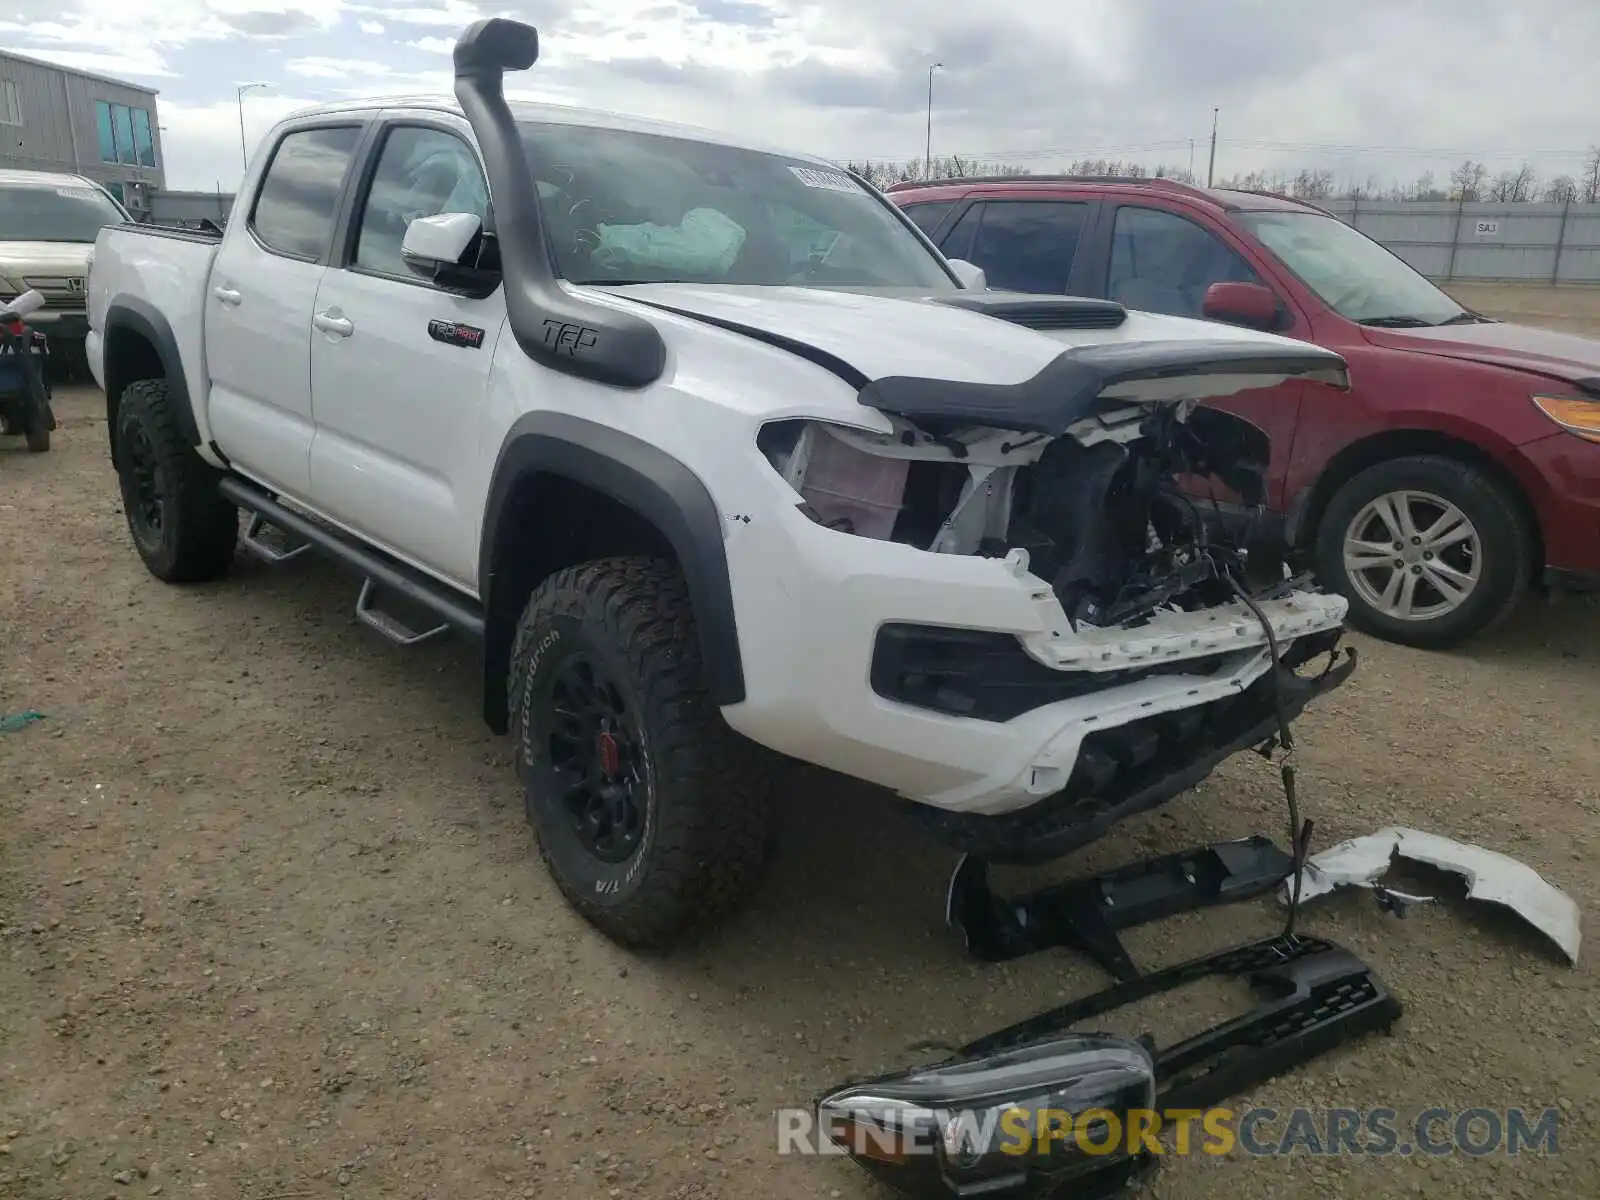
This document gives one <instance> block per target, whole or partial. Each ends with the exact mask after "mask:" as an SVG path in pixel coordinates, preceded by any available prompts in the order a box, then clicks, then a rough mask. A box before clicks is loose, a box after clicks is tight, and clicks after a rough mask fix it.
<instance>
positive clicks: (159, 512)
mask: <svg viewBox="0 0 1600 1200" xmlns="http://www.w3.org/2000/svg"><path fill="white" fill-rule="evenodd" d="M173 404H174V401H173V399H172V394H171V391H170V390H169V389H168V387H167V383H166V381H165V380H163V379H141V380H139V381H138V382H136V383H130V384H129V385H128V386H127V387H126V388H125V389H123V392H122V399H121V402H120V403H119V404H118V406H117V425H116V430H115V434H116V447H117V455H116V459H117V481H118V483H119V484H120V485H121V489H122V511H123V514H124V515H125V516H126V517H127V521H128V532H129V533H131V534H132V535H133V544H134V547H135V548H136V549H137V550H138V551H139V557H140V558H141V559H143V560H144V565H145V566H146V567H147V568H148V569H149V571H150V573H151V574H152V575H154V576H155V577H156V578H157V579H161V580H165V581H166V582H167V583H197V582H202V581H206V580H211V579H217V578H220V577H221V576H222V575H224V574H226V573H227V571H228V568H229V567H230V566H231V565H232V563H233V553H234V547H235V545H236V543H237V542H238V538H239V510H238V509H237V508H236V507H235V506H234V505H232V504H230V503H228V501H227V500H225V499H224V498H223V496H222V493H221V492H219V491H218V490H217V483H216V479H215V478H214V476H213V475H212V473H211V471H210V470H209V469H208V468H207V466H206V464H205V463H204V462H203V461H202V460H201V458H200V456H199V455H198V454H197V453H195V450H194V447H192V446H190V445H189V444H188V442H187V441H186V440H185V439H184V436H183V433H182V431H181V429H180V428H179V425H178V420H177V415H176V412H175V411H174V408H173Z"/></svg>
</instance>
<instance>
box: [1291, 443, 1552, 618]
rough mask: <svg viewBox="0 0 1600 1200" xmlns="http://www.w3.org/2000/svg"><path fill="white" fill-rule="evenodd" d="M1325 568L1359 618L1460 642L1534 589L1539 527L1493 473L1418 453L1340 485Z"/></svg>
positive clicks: (1320, 538)
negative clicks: (1532, 530) (1535, 537)
mask: <svg viewBox="0 0 1600 1200" xmlns="http://www.w3.org/2000/svg"><path fill="white" fill-rule="evenodd" d="M1316 557H1317V571H1318V574H1320V575H1321V577H1322V580H1323V582H1324V583H1326V584H1327V585H1328V586H1330V587H1332V588H1333V589H1334V590H1335V591H1338V592H1339V593H1341V594H1342V595H1344V596H1346V597H1347V598H1348V599H1349V601H1350V622H1351V624H1353V625H1355V626H1356V627H1357V628H1359V629H1363V630H1365V631H1367V632H1368V633H1371V634H1374V635H1376V636H1378V637H1381V638H1384V639H1385V640H1387V641H1392V642H1400V643H1402V644H1404V645H1409V646H1418V647H1422V648H1425V649H1433V650H1442V649H1448V648H1449V647H1452V646H1456V645H1459V644H1461V643H1462V642H1465V641H1467V640H1468V639H1470V638H1473V637H1476V636H1477V635H1479V634H1481V633H1484V632H1485V631H1487V630H1489V629H1491V628H1493V627H1494V626H1495V625H1498V624H1499V623H1500V622H1501V621H1503V620H1504V619H1505V618H1506V617H1508V616H1509V615H1510V614H1511V613H1512V611H1513V610H1515V608H1516V606H1517V603H1518V601H1520V600H1521V598H1522V596H1523V594H1524V593H1525V592H1526V591H1527V588H1528V583H1529V579H1530V575H1531V568H1532V565H1533V561H1532V560H1533V548H1532V535H1531V533H1530V531H1529V529H1528V526H1527V522H1526V520H1525V518H1524V517H1523V515H1522V513H1521V511H1520V509H1519V508H1518V505H1517V502H1516V500H1515V498H1514V497H1513V496H1512V495H1511V494H1510V493H1509V492H1508V491H1507V490H1506V488H1505V487H1504V485H1502V484H1501V483H1500V482H1499V481H1498V480H1496V479H1495V478H1494V477H1493V476H1492V475H1490V474H1488V473H1487V472H1485V471H1483V470H1481V469H1480V468H1478V467H1475V466H1472V465H1470V464H1468V463H1464V462H1460V461H1458V460H1456V459H1451V458H1443V457H1439V456H1436V455H1413V456H1407V457H1405V458H1395V459H1390V460H1389V461H1388V462H1382V463H1378V464H1377V465H1375V466H1372V467H1368V468H1367V469H1366V470H1365V471H1362V472H1361V473H1360V474H1359V475H1356V476H1355V477H1354V478H1352V479H1350V480H1349V481H1347V482H1346V483H1345V484H1344V485H1343V486H1342V487H1340V488H1339V490H1338V491H1337V492H1336V493H1335V494H1334V496H1333V499H1332V500H1331V501H1330V502H1329V504H1328V508H1327V510H1326V511H1325V512H1324V513H1323V516H1322V520H1321V521H1320V523H1319V524H1318V531H1317V546H1316Z"/></svg>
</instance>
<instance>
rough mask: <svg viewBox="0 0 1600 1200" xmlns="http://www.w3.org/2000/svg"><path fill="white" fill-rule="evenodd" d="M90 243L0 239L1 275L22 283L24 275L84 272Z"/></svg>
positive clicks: (62, 274)
mask: <svg viewBox="0 0 1600 1200" xmlns="http://www.w3.org/2000/svg"><path fill="white" fill-rule="evenodd" d="M93 249H94V243H93V242H0V276H4V277H5V278H7V279H11V280H14V281H16V282H19V283H20V282H21V280H20V279H19V278H18V277H19V276H23V275H44V276H69V275H78V276H81V275H83V274H84V273H85V272H86V271H87V270H88V269H89V252H90V251H91V250H93Z"/></svg>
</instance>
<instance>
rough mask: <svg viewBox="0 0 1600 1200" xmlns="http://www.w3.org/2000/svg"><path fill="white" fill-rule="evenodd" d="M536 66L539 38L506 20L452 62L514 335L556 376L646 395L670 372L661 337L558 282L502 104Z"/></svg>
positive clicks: (475, 33) (477, 27)
mask: <svg viewBox="0 0 1600 1200" xmlns="http://www.w3.org/2000/svg"><path fill="white" fill-rule="evenodd" d="M538 58H539V34H538V31H537V30H535V29H534V28H533V27H532V26H531V25H524V24H522V23H521V22H518V21H510V20H506V19H504V18H502V17H490V18H488V19H486V20H481V21H476V22H474V23H473V24H472V25H471V26H470V27H469V28H468V29H467V31H466V32H465V33H463V34H462V35H461V37H460V39H459V40H458V41H457V42H456V48H455V54H454V61H455V76H456V82H455V93H456V99H457V100H458V101H460V103H461V108H462V110H463V111H464V112H465V113H466V116H467V120H468V122H469V123H470V124H471V125H472V131H473V133H474V134H475V135H476V136H477V139H478V152H479V154H480V155H481V156H482V159H483V165H484V172H485V174H486V175H487V177H488V181H489V191H490V195H491V196H492V197H493V204H494V210H495V236H496V238H497V240H498V243H499V250H500V265H501V270H502V272H503V276H504V281H505V292H506V316H507V318H508V320H509V322H510V324H511V332H512V334H513V335H514V336H515V337H516V339H517V345H519V346H521V347H522V351H523V353H524V354H526V355H527V356H528V357H529V358H531V359H533V360H534V361H535V362H538V363H542V364H543V365H544V366H547V367H549V368H550V369H552V370H555V371H562V372H564V373H566V374H569V375H577V376H580V377H582V378H585V379H591V380H593V381H595V382H597V383H605V384H611V385H613V386H616V387H625V388H640V387H644V386H646V385H648V384H651V383H654V382H655V381H656V380H657V379H659V378H660V377H661V373H662V372H663V371H664V370H665V369H666V362H667V346H666V342H665V341H664V340H662V337H661V332H660V330H658V329H657V328H656V327H655V326H654V325H652V324H651V323H650V322H649V321H647V320H645V319H644V318H643V317H640V316H637V315H635V314H633V313H628V312H621V311H619V310H617V309H615V308H612V307H609V306H607V305H603V304H596V303H594V302H593V301H591V300H586V299H583V298H582V297H579V296H575V295H573V294H571V293H570V292H568V291H567V290H566V289H565V288H563V287H562V286H561V284H560V282H559V281H558V280H557V278H556V273H555V269H554V265H553V263H552V262H551V259H550V250H549V247H548V245H547V244H546V241H545V231H544V218H543V215H542V213H541V211H540V208H539V193H538V190H537V189H536V188H535V186H534V175H533V170H532V168H531V166H530V164H529V161H528V152H527V148H526V147H525V146H524V145H523V142H522V138H521V137H520V136H519V134H518V132H517V125H516V119H515V118H514V117H513V116H512V113H511V108H510V106H509V105H508V104H507V103H506V98H505V79H504V75H505V72H507V71H526V70H527V69H528V68H529V67H531V66H533V64H534V63H535V62H537V61H538Z"/></svg>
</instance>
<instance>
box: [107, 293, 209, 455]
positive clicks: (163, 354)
mask: <svg viewBox="0 0 1600 1200" xmlns="http://www.w3.org/2000/svg"><path fill="white" fill-rule="evenodd" d="M124 332H127V333H135V334H138V335H139V336H140V337H142V338H143V339H144V340H145V341H146V342H148V343H149V344H150V345H151V347H153V348H154V350H155V352H156V358H157V359H158V360H160V363H161V377H162V378H164V379H165V380H166V383H167V391H168V395H169V397H170V398H171V400H172V407H173V413H174V415H175V416H176V417H177V421H178V428H179V429H180V430H181V431H182V433H183V436H184V438H185V439H186V440H187V441H188V443H189V445H191V446H198V445H199V444H200V426H199V424H198V423H197V422H196V421H195V416H194V405H193V402H192V401H191V400H190V397H189V381H188V379H187V377H185V375H184V373H183V356H182V355H180V354H179V353H178V339H177V336H176V335H175V334H174V333H173V332H172V325H171V323H170V322H169V321H168V320H167V318H166V317H164V316H162V315H161V313H160V312H159V311H158V310H157V309H156V308H155V306H154V305H152V304H150V303H149V302H148V301H146V300H142V299H140V298H139V297H138V296H128V295H120V296H116V297H114V298H113V299H112V301H111V303H110V304H109V305H108V306H107V308H106V317H105V329H104V331H103V332H102V334H101V338H102V343H101V352H102V353H103V354H104V356H105V357H104V366H103V368H102V370H103V373H104V375H105V385H106V406H107V412H106V416H107V418H108V420H107V422H106V424H107V434H108V436H109V437H110V438H111V442H112V455H113V458H114V457H115V454H116V434H117V431H116V420H115V411H116V404H117V401H118V400H119V399H120V397H121V395H122V389H123V388H125V387H126V386H127V385H128V384H129V383H132V382H134V381H135V380H139V379H150V378H154V376H152V375H151V374H150V373H149V372H148V371H137V368H134V367H131V366H130V365H129V364H128V363H127V362H126V361H125V360H123V361H121V362H120V364H119V358H120V356H116V355H113V354H112V352H111V351H112V347H113V346H114V345H115V344H116V340H117V335H118V334H120V333H124ZM135 371H137V373H134V372H135Z"/></svg>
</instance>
